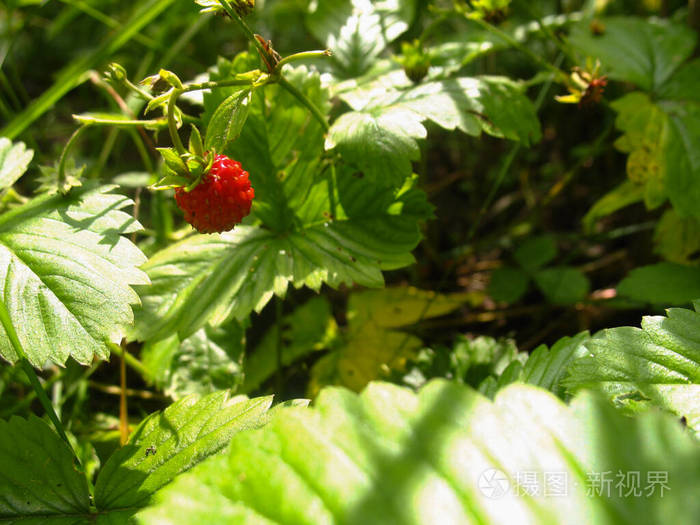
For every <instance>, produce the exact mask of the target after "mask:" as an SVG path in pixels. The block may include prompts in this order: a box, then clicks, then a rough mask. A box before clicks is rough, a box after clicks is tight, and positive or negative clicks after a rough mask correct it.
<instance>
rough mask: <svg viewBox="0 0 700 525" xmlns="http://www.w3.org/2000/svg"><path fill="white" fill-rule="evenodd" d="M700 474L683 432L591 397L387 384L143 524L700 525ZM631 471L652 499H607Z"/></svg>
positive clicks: (235, 459) (338, 400) (245, 436)
mask: <svg viewBox="0 0 700 525" xmlns="http://www.w3.org/2000/svg"><path fill="white" fill-rule="evenodd" d="M535 436H536V438H535ZM698 462H700V446H699V445H698V443H697V442H696V441H695V440H693V439H692V438H691V437H690V436H688V435H687V434H686V433H685V432H684V431H683V429H682V428H681V426H680V425H679V424H678V423H677V422H676V421H674V420H672V419H671V418H668V417H663V416H662V415H660V414H645V415H643V416H642V417H640V418H639V419H636V420H633V419H629V418H626V417H624V416H623V415H621V414H619V413H617V412H616V411H615V410H614V409H613V408H612V407H610V406H609V405H608V404H607V403H606V402H604V401H601V400H598V399H597V398H594V397H593V396H591V395H583V396H580V397H578V398H577V399H576V400H575V401H574V403H573V406H571V407H567V406H566V405H564V404H563V403H562V402H561V401H559V400H557V399H556V398H555V397H554V396H552V395H551V394H549V393H547V392H545V391H543V390H540V389H537V388H534V387H530V386H523V385H511V386H509V387H507V388H506V389H504V390H503V391H501V392H499V394H498V395H497V396H496V399H495V400H494V402H490V401H488V400H487V399H485V398H483V397H482V396H480V395H479V394H477V393H476V392H474V391H473V390H471V389H469V388H467V387H464V386H462V385H457V384H454V383H449V382H446V381H436V382H432V383H429V384H428V385H426V387H424V388H423V389H422V390H421V392H420V394H418V395H416V394H413V393H412V392H411V391H409V390H406V389H401V388H399V387H396V386H394V385H390V384H382V383H374V384H371V385H370V386H369V387H368V388H367V389H366V390H365V391H364V392H363V393H362V394H361V395H356V394H353V393H351V392H348V391H347V390H344V389H338V388H331V389H326V390H324V391H323V392H322V393H321V395H320V397H319V398H318V400H317V401H316V403H315V406H314V408H313V409H309V408H292V409H288V410H281V411H280V412H278V413H277V414H276V416H275V417H273V418H272V420H271V421H270V423H269V424H268V425H266V426H265V427H264V428H262V429H260V430H256V431H252V432H243V433H239V434H237V435H236V436H234V438H233V441H232V443H231V449H230V453H229V454H228V456H222V457H217V458H214V459H213V460H211V461H209V462H206V463H204V464H202V465H201V466H200V467H199V468H197V469H195V470H193V471H192V472H191V473H188V474H186V475H184V476H182V477H181V478H179V479H178V480H177V481H176V482H175V483H174V484H173V485H171V486H170V487H168V488H167V489H166V490H164V491H162V492H161V493H159V495H158V497H157V502H156V504H155V505H154V506H153V507H151V508H149V509H147V510H146V511H144V512H143V513H141V514H140V515H139V519H140V520H141V523H144V524H146V523H159V524H163V525H165V524H171V523H172V524H175V523H177V524H178V525H187V524H190V523H201V521H202V520H203V519H208V520H212V519H213V520H215V521H217V522H227V521H228V522H232V521H235V522H236V523H279V524H287V523H288V524H292V523H295V524H296V523H314V524H317V523H326V524H335V523H395V524H409V523H410V524H434V523H482V524H501V523H509V524H526V523H527V524H550V523H568V524H582V525H583V524H586V525H590V524H592V523H594V524H596V525H608V524H609V525H613V524H614V525H620V524H622V523H625V524H634V523H640V522H645V523H649V522H652V523H656V522H665V521H672V522H673V523H681V524H683V525H691V524H694V520H695V518H697V516H698V515H700V503H699V502H698V500H697V498H695V497H694V495H695V492H694V491H695V485H696V484H697V483H698V480H699V477H700V474H699V473H698V469H697V464H698ZM629 471H635V472H639V473H640V478H639V485H638V487H637V488H638V489H639V490H640V491H641V490H644V492H643V493H642V494H643V496H632V495H630V494H629V493H628V494H627V495H625V493H624V492H623V491H622V490H621V489H619V488H612V487H611V489H610V490H609V491H608V490H607V489H605V488H603V489H600V488H598V487H599V485H596V480H595V479H594V478H593V477H592V475H591V474H589V473H600V474H601V476H604V478H603V479H608V478H609V479H610V483H611V484H613V483H614V480H615V479H616V478H615V475H616V474H617V473H618V472H623V473H625V472H629ZM525 472H528V473H533V474H531V475H529V476H527V477H526V476H525V474H524V473H525ZM552 472H556V473H557V475H556V476H553V475H552V474H551V473H552ZM658 472H661V473H665V474H666V475H665V476H664V477H662V478H658V476H657V475H656V474H654V473H658ZM494 475H495V476H496V479H497V480H498V481H497V482H494V481H493V480H494ZM655 476H656V477H655ZM557 479H558V480H559V484H558V485H557V484H556V483H553V481H556V480H557ZM533 480H534V481H533ZM654 480H656V481H657V483H656V484H654ZM659 482H663V485H664V490H663V495H662V494H661V492H662V491H661V487H660V484H659ZM650 485H653V486H652V490H649V489H648V487H649V486H650ZM532 487H536V491H534V492H532V490H533V488H532ZM603 487H605V485H603ZM624 488H625V490H626V489H627V488H629V487H627V486H625V487H624ZM633 488H635V487H633Z"/></svg>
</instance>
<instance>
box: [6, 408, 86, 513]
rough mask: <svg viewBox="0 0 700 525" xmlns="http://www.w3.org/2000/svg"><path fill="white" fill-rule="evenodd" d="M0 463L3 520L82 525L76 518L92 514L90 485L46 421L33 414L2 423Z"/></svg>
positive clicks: (68, 449) (69, 451)
mask: <svg viewBox="0 0 700 525" xmlns="http://www.w3.org/2000/svg"><path fill="white" fill-rule="evenodd" d="M0 464H2V476H1V477H0V493H2V498H0V521H3V522H8V523H22V524H24V523H28V524H32V525H38V524H39V523H47V524H49V525H59V524H63V525H66V524H69V523H70V524H73V523H82V522H83V521H82V520H81V519H80V518H77V517H75V515H77V514H85V515H86V514H87V513H88V511H89V509H90V499H89V498H90V495H89V492H88V486H87V481H86V480H85V476H84V475H83V474H82V473H81V472H80V471H79V470H78V469H77V468H76V465H75V464H74V462H73V453H72V451H71V450H70V448H69V447H68V445H67V444H66V443H65V441H63V440H62V439H61V438H59V437H58V435H57V434H56V433H55V432H54V431H53V430H52V429H51V428H50V427H49V426H48V425H47V424H46V423H44V421H42V420H41V419H39V418H38V417H36V416H33V415H32V416H29V419H24V418H20V417H17V416H15V417H12V418H11V419H10V420H9V421H4V420H0ZM70 515H73V516H74V517H72V518H70V517H69V516H70ZM69 519H70V521H69Z"/></svg>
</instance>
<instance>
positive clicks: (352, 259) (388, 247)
mask: <svg viewBox="0 0 700 525" xmlns="http://www.w3.org/2000/svg"><path fill="white" fill-rule="evenodd" d="M334 185H335V192H334V190H333V187H334ZM256 192H257V188H256ZM295 213H296V216H295V217H296V218H295V219H294V220H293V222H292V225H295V224H296V226H295V227H294V228H293V229H292V230H291V231H286V232H281V233H275V232H274V231H270V230H268V229H263V228H259V227H256V226H238V227H236V229H235V230H233V231H232V232H228V233H224V234H221V235H220V236H219V235H216V236H206V235H196V236H192V237H189V238H188V239H186V240H184V241H182V242H179V243H177V244H174V245H172V246H170V247H168V248H166V249H165V250H163V251H161V252H159V253H157V254H156V255H155V256H153V257H152V258H151V259H150V260H149V261H148V263H146V264H145V265H144V266H143V267H142V268H143V269H144V271H146V272H147V273H148V275H149V277H150V278H151V282H152V285H151V286H149V287H143V288H139V294H140V296H141V300H142V303H143V307H142V308H141V309H139V310H138V311H137V314H136V315H137V320H136V326H135V328H134V330H132V336H133V337H135V338H137V339H139V340H148V339H154V340H155V339H161V338H163V337H167V336H169V335H170V334H172V333H173V332H175V331H177V332H178V333H179V334H180V337H181V338H186V337H188V336H189V335H191V334H192V333H194V332H195V331H197V330H198V329H199V328H201V327H202V326H204V325H205V324H206V323H207V322H210V323H212V324H213V325H219V324H221V323H223V322H224V321H226V320H227V319H230V318H232V317H235V318H237V319H244V318H246V317H247V316H248V315H249V314H250V312H251V311H253V310H255V311H260V310H262V308H263V307H264V306H265V305H266V304H267V303H268V301H269V300H270V299H271V298H272V297H273V295H277V296H280V297H283V296H284V295H285V293H286V291H287V287H288V286H289V284H292V285H293V286H294V287H296V288H300V287H302V286H308V287H309V288H311V289H313V290H319V289H320V287H321V285H322V284H324V283H326V284H328V285H329V286H332V287H338V286H340V285H341V284H343V283H344V284H348V285H349V284H352V283H357V284H360V285H363V286H370V287H380V286H382V285H383V283H384V280H383V277H382V273H381V271H382V270H384V269H395V268H400V267H403V266H405V265H408V264H410V263H411V262H412V261H413V257H412V255H411V254H410V251H411V250H412V249H413V248H414V247H415V246H416V244H417V243H418V241H419V239H420V232H419V230H418V223H419V222H420V221H422V220H424V219H425V218H427V217H428V214H429V213H430V207H429V206H428V205H427V203H426V201H425V194H424V193H423V192H421V191H420V190H417V189H415V188H411V183H408V184H407V185H406V186H405V188H402V189H401V190H400V191H398V192H397V191H392V190H390V189H387V188H379V187H376V186H372V185H370V184H368V183H367V182H365V181H364V180H362V179H359V178H356V177H354V176H353V175H352V173H351V172H348V171H346V170H341V171H338V172H337V173H336V177H335V178H333V177H331V176H330V175H328V174H326V176H325V177H323V178H319V179H317V181H316V183H315V184H314V186H313V187H312V188H311V190H310V192H309V197H308V199H306V201H305V202H304V203H303V204H302V205H300V207H299V208H297V209H296V210H295ZM176 268H177V271H174V269H176Z"/></svg>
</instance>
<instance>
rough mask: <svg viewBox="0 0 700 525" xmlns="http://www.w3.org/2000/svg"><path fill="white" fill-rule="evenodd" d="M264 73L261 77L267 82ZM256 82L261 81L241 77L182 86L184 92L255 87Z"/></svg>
mask: <svg viewBox="0 0 700 525" xmlns="http://www.w3.org/2000/svg"><path fill="white" fill-rule="evenodd" d="M263 75H264V74H263ZM263 75H261V78H263V81H262V82H263V83H266V80H265V79H264V77H263ZM268 77H269V75H268ZM255 84H259V82H254V81H252V80H249V79H241V78H232V79H229V80H212V81H209V82H199V83H197V84H185V85H184V86H182V92H183V93H188V92H190V91H200V90H202V89H217V88H222V87H231V86H241V87H253V85H255ZM178 96H179V95H178Z"/></svg>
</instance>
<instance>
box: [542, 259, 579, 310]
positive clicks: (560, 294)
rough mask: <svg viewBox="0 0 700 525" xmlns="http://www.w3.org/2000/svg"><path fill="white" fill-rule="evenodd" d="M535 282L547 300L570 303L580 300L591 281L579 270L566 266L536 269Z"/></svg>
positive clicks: (556, 302)
mask: <svg viewBox="0 0 700 525" xmlns="http://www.w3.org/2000/svg"><path fill="white" fill-rule="evenodd" d="M534 278H535V283H536V284H537V287H538V288H539V289H540V291H541V292H542V293H543V294H544V295H545V297H547V299H548V300H549V301H551V302H552V303H555V304H571V303H575V302H578V301H582V300H583V299H585V298H586V295H587V294H588V292H589V290H590V288H591V283H590V281H589V280H588V277H586V276H585V275H584V274H583V273H582V272H581V271H580V270H577V269H576V268H569V267H566V266H561V267H554V268H546V269H544V270H538V271H537V272H535V275H534Z"/></svg>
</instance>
